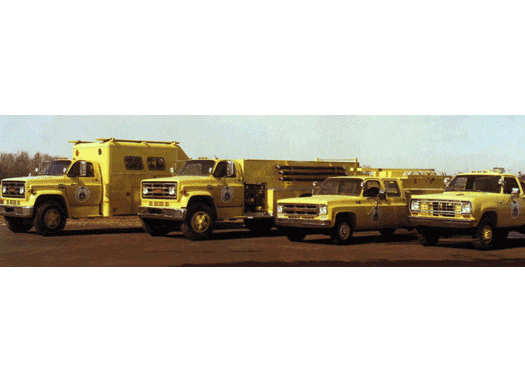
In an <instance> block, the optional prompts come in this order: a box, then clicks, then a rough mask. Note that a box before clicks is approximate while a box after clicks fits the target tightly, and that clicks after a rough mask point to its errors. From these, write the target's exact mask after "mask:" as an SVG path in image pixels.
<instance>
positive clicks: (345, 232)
mask: <svg viewBox="0 0 525 381" xmlns="http://www.w3.org/2000/svg"><path fill="white" fill-rule="evenodd" d="M353 233H354V232H353V229H352V225H351V223H350V222H349V221H347V220H338V221H337V222H336V223H335V226H334V228H333V229H332V234H331V239H332V242H333V243H335V244H337V245H347V244H349V243H350V238H352V235H353Z"/></svg>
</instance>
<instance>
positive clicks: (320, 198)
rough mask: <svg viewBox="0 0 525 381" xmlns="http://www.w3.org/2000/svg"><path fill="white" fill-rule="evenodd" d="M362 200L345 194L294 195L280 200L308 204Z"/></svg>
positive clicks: (280, 201)
mask: <svg viewBox="0 0 525 381" xmlns="http://www.w3.org/2000/svg"><path fill="white" fill-rule="evenodd" d="M357 200H362V198H361V197H358V196H343V195H317V196H312V197H294V198H285V199H282V200H279V201H278V202H279V204H308V205H320V204H323V205H328V204H336V203H340V202H343V203H346V204H348V203H349V202H352V201H357Z"/></svg>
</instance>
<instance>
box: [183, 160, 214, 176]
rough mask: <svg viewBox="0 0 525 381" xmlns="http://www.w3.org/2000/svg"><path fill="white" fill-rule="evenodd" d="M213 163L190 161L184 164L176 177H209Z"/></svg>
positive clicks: (209, 161)
mask: <svg viewBox="0 0 525 381" xmlns="http://www.w3.org/2000/svg"><path fill="white" fill-rule="evenodd" d="M214 166H215V161H213V160H191V161H187V162H186V163H184V165H183V166H182V168H181V169H180V171H179V173H177V175H178V176H209V175H210V174H211V171H212V170H213V167H214Z"/></svg>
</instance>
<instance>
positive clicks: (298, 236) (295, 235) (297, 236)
mask: <svg viewBox="0 0 525 381" xmlns="http://www.w3.org/2000/svg"><path fill="white" fill-rule="evenodd" d="M286 237H287V238H288V240H289V241H290V242H302V241H303V240H304V237H306V233H303V232H301V231H287V232H286Z"/></svg>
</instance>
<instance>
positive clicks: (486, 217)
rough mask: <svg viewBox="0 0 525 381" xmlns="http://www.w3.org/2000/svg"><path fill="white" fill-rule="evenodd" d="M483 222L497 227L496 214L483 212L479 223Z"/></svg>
mask: <svg viewBox="0 0 525 381" xmlns="http://www.w3.org/2000/svg"><path fill="white" fill-rule="evenodd" d="M483 220H489V221H492V222H493V223H494V226H498V215H497V214H496V212H485V213H484V214H483V217H481V220H480V222H481V221H483Z"/></svg>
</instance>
